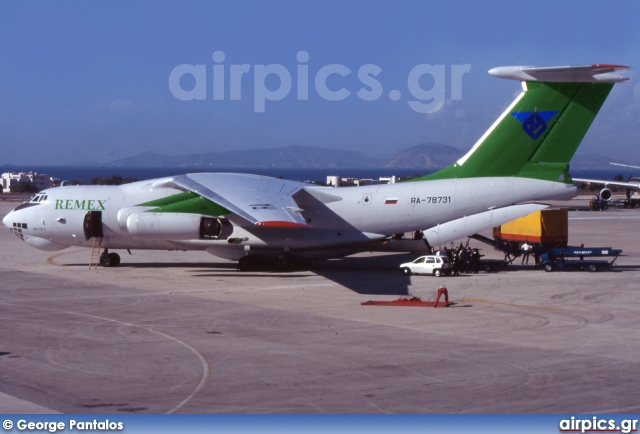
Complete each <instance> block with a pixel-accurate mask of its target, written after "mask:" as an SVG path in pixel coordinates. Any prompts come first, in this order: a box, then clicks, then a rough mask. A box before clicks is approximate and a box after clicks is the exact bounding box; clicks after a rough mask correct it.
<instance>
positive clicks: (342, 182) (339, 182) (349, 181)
mask: <svg viewBox="0 0 640 434" xmlns="http://www.w3.org/2000/svg"><path fill="white" fill-rule="evenodd" d="M396 181H397V177H396V176H395V175H394V176H381V177H380V179H379V180H377V181H376V180H375V179H358V178H341V177H339V176H335V175H330V176H327V184H326V185H328V186H331V187H354V186H363V185H380V184H395V183H396Z"/></svg>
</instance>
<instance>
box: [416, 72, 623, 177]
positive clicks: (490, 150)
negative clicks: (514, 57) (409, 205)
mask: <svg viewBox="0 0 640 434" xmlns="http://www.w3.org/2000/svg"><path fill="white" fill-rule="evenodd" d="M626 68H627V67H626V66H620V65H601V64H596V65H587V66H563V67H552V68H534V67H501V68H494V69H492V70H490V71H489V73H490V74H492V75H494V76H497V77H501V78H509V79H514V80H524V81H523V82H522V88H523V92H522V93H521V94H520V95H518V97H517V98H516V99H515V101H513V103H511V105H510V106H509V107H508V108H507V110H505V112H504V113H502V115H501V116H500V117H499V118H498V120H496V122H495V123H494V124H493V125H492V126H491V128H489V129H488V130H487V131H486V132H485V133H484V134H483V135H482V137H481V138H480V140H478V142H477V143H476V144H475V145H474V146H473V147H472V148H471V150H469V152H467V154H466V155H464V156H463V157H462V158H460V159H459V160H458V161H457V162H455V163H454V164H452V165H450V166H448V167H445V168H444V169H442V170H440V171H438V172H435V173H432V174H431V175H427V176H424V177H422V178H418V179H416V180H430V179H450V178H471V177H482V176H520V177H526V178H536V179H545V180H549V181H560V182H565V183H570V182H571V178H570V176H569V172H568V170H569V161H570V160H571V158H572V157H573V154H574V153H575V151H576V150H577V149H578V146H579V145H580V142H581V141H582V138H583V137H584V135H585V134H586V133H587V130H588V129H589V127H590V126H591V123H592V122H593V119H594V118H595V116H596V114H597V113H598V111H599V110H600V107H601V106H602V104H603V103H604V101H605V99H606V98H607V96H608V95H609V92H610V91H611V89H612V87H613V84H614V83H616V82H619V81H624V80H627V78H626V77H622V76H618V75H614V74H610V72H611V71H615V70H618V69H626Z"/></svg>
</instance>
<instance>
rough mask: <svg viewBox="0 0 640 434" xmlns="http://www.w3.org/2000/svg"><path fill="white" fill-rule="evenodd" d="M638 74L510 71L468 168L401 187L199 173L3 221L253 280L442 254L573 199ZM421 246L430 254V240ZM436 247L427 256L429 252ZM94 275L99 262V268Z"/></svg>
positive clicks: (58, 244) (582, 69) (87, 193)
mask: <svg viewBox="0 0 640 434" xmlns="http://www.w3.org/2000/svg"><path fill="white" fill-rule="evenodd" d="M625 68H626V67H625V66H620V65H609V64H594V65H585V66H562V67H545V68H537V67H500V68H494V69H492V70H490V71H489V73H490V74H492V75H494V76H497V77H501V78H507V79H514V80H520V81H522V93H520V94H519V95H518V96H517V97H516V99H515V100H514V101H513V102H512V103H511V104H510V105H509V107H508V108H507V109H506V110H505V111H504V113H502V115H501V116H500V117H499V118H498V119H497V120H496V121H495V122H494V124H493V125H492V126H491V127H490V128H489V129H488V130H487V131H486V132H485V133H484V134H483V135H482V137H480V139H479V140H478V141H477V142H476V143H475V145H474V146H473V147H472V148H471V149H470V150H469V151H468V152H467V153H466V154H465V155H464V156H463V157H462V158H460V159H459V160H458V161H456V162H455V163H453V164H452V165H450V166H448V167H446V168H444V169H442V170H440V171H438V172H435V173H433V174H431V175H427V176H423V177H421V178H417V179H413V180H411V182H402V183H397V184H391V185H375V186H363V187H349V188H329V187H318V186H315V185H310V184H305V183H300V182H294V181H288V180H283V179H275V178H270V177H265V176H257V175H247V174H237V173H195V174H186V175H178V176H170V177H166V178H159V179H152V180H149V181H140V182H135V183H131V184H126V185H121V186H64V187H56V188H51V189H47V190H44V191H42V192H40V193H38V194H36V195H35V196H34V197H33V198H31V199H30V200H29V201H28V202H26V203H24V204H22V205H20V206H18V207H17V208H16V209H15V210H13V211H12V212H10V213H9V214H7V216H5V217H4V219H3V223H4V225H5V226H7V227H8V228H9V229H11V230H12V231H13V232H14V233H15V234H16V235H17V236H18V237H19V238H20V239H21V240H23V241H25V242H26V243H27V244H29V245H31V246H33V247H36V248H39V249H42V250H58V249H64V248H66V247H69V246H82V247H88V248H92V249H93V250H92V255H94V254H95V256H96V257H97V255H98V253H99V252H100V251H102V253H101V254H100V256H99V262H100V264H101V265H103V266H115V265H117V264H118V263H119V262H120V257H119V255H118V254H117V253H113V252H112V253H109V249H111V250H113V249H156V250H202V251H206V252H208V253H211V254H213V255H216V256H219V257H223V258H228V259H233V260H238V261H239V262H238V267H239V269H241V270H250V269H256V268H258V267H259V266H260V265H261V264H264V263H265V262H272V261H278V263H280V265H282V266H283V267H285V266H287V265H288V264H291V263H294V262H297V261H313V260H319V259H327V258H337V257H343V256H346V255H350V254H354V253H358V252H364V251H374V250H396V251H397V250H401V249H399V248H395V247H394V244H393V243H394V241H393V235H394V234H398V233H405V232H415V231H422V232H423V234H424V238H425V242H426V243H430V244H431V245H437V244H443V243H446V242H449V241H453V240H456V239H460V238H462V237H465V236H467V235H471V234H474V233H476V232H479V231H481V230H484V229H488V228H491V227H493V226H497V225H499V224H502V223H505V222H507V221H510V220H513V219H515V218H518V217H521V216H524V215H527V214H529V213H531V212H534V211H536V210H539V209H543V208H545V207H546V205H544V204H540V203H523V202H531V201H541V200H551V199H566V198H571V197H574V196H575V195H576V194H577V193H578V189H577V187H576V186H574V184H573V180H572V179H571V176H570V175H569V164H568V163H569V161H570V160H571V158H572V156H573V154H574V153H575V151H576V149H577V148H578V146H579V144H580V142H581V141H582V138H583V137H584V135H585V133H586V132H587V130H588V128H589V126H590V125H591V123H592V121H593V119H594V118H595V116H596V114H597V112H598V110H599V109H600V107H601V106H602V103H603V102H604V101H605V99H606V97H607V95H608V94H609V92H610V90H611V89H612V87H613V85H614V83H616V82H620V81H624V80H627V78H626V77H623V76H619V75H615V74H612V72H613V71H616V70H621V69H625ZM418 244H423V243H422V242H420V243H418ZM423 246H424V244H423ZM90 263H91V261H90Z"/></svg>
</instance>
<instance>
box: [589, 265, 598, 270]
mask: <svg viewBox="0 0 640 434" xmlns="http://www.w3.org/2000/svg"><path fill="white" fill-rule="evenodd" d="M589 271H598V267H596V264H591V265H589Z"/></svg>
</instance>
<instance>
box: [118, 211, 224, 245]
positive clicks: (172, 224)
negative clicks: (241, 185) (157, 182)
mask: <svg viewBox="0 0 640 434" xmlns="http://www.w3.org/2000/svg"><path fill="white" fill-rule="evenodd" d="M126 229H127V232H129V234H131V236H132V237H134V238H141V239H149V240H203V239H204V240H224V239H226V238H228V237H229V235H231V233H232V232H233V225H232V224H231V222H229V221H228V220H227V219H224V218H215V217H205V216H202V215H198V214H186V213H163V212H142V213H132V214H130V215H129V216H128V217H127V224H126Z"/></svg>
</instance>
